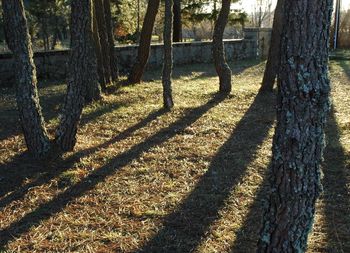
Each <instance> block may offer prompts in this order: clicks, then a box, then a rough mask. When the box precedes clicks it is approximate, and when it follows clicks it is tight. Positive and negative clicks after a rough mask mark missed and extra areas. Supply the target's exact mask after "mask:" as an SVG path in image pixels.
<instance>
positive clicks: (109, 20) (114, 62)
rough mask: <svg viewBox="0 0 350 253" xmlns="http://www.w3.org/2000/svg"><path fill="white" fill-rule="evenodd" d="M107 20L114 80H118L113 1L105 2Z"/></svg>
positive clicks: (106, 0)
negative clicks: (112, 11) (112, 12)
mask: <svg viewBox="0 0 350 253" xmlns="http://www.w3.org/2000/svg"><path fill="white" fill-rule="evenodd" d="M104 10H105V20H106V28H107V36H108V44H109V58H110V68H111V75H112V80H113V81H116V80H118V75H119V74H118V62H117V58H116V56H115V50H114V39H113V27H112V14H111V1H110V0H104Z"/></svg>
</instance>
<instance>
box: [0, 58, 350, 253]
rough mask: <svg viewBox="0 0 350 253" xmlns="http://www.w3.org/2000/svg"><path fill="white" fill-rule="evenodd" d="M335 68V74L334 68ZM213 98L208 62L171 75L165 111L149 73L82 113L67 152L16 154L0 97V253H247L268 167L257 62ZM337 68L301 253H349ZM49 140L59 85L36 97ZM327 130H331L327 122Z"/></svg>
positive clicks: (243, 67)
mask: <svg viewBox="0 0 350 253" xmlns="http://www.w3.org/2000/svg"><path fill="white" fill-rule="evenodd" d="M346 66H347V67H346ZM232 67H233V69H234V73H235V74H234V89H233V92H232V95H230V96H228V97H220V96H217V95H215V92H216V90H217V88H218V85H217V83H218V80H217V78H216V77H215V73H214V71H213V68H212V66H211V65H204V64H203V65H193V66H184V67H179V68H176V70H175V73H174V83H173V87H174V95H175V104H176V107H175V109H174V111H172V112H170V113H167V112H164V111H163V110H161V109H160V108H161V103H162V101H161V82H160V76H159V75H160V74H159V72H156V71H153V72H148V73H147V75H146V77H145V79H146V80H149V81H147V82H144V83H143V84H141V85H136V86H130V87H123V88H121V89H119V90H117V91H116V92H114V93H113V94H112V93H111V94H108V95H106V96H105V97H104V99H103V101H101V102H98V103H94V104H92V105H89V106H88V107H87V108H86V109H85V110H84V115H83V119H82V126H81V128H80V130H79V134H78V144H77V147H76V150H75V152H74V153H69V154H66V155H65V156H64V157H62V159H60V160H58V161H55V162H53V163H51V164H39V163H35V162H33V161H31V160H30V158H28V157H27V156H26V155H25V153H24V152H25V146H24V143H23V138H22V136H21V135H20V131H19V130H20V129H19V127H18V119H17V115H16V112H15V109H14V98H13V95H12V91H10V90H3V91H2V93H1V94H2V95H1V96H0V111H1V113H0V121H1V126H0V130H1V132H0V158H1V163H0V180H1V181H0V182H1V187H0V229H1V231H0V245H1V246H0V248H1V247H2V248H3V250H4V251H6V250H8V251H9V252H208V253H209V252H254V247H255V243H256V239H257V233H258V231H259V228H260V218H261V206H262V204H263V201H262V198H263V196H264V192H265V189H266V187H265V186H266V172H267V167H268V164H269V159H270V149H271V138H272V135H273V124H274V95H273V94H270V95H266V94H258V89H259V85H260V80H261V76H262V71H263V68H264V64H263V63H258V62H254V61H245V62H241V63H239V64H236V65H234V66H232ZM346 68H347V70H346V71H348V74H349V75H350V73H349V62H346V61H344V62H333V63H332V68H331V69H332V80H333V84H334V92H333V98H334V104H335V106H334V108H335V109H334V115H335V118H336V121H334V120H333V121H332V120H331V121H330V122H331V124H330V133H331V134H330V135H329V136H330V137H329V138H330V141H329V142H330V145H329V148H328V152H327V153H326V156H325V158H326V162H325V165H326V167H325V194H324V195H323V197H322V199H321V200H320V201H319V204H318V207H319V208H318V213H317V219H316V224H315V230H314V232H313V234H312V236H311V238H310V250H309V252H350V238H349V234H350V231H349V228H350V217H349V213H350V210H349V206H350V205H349V188H350V186H349V183H350V178H349V162H350V158H349V151H350V141H349V140H350V127H349V117H348V115H349V111H350V100H349V97H348V96H346V94H350V93H349V89H350V85H349V79H348V78H349V77H348V75H347V74H346V71H344V69H346ZM40 94H41V97H42V105H43V110H44V115H45V117H46V119H47V120H48V128H49V130H50V133H51V134H52V133H53V132H52V131H53V129H54V127H55V125H56V124H57V113H58V112H59V105H60V103H61V101H62V97H63V94H64V85H59V84H50V83H46V84H43V85H42V88H41V89H40ZM336 124H337V125H336ZM0 251H1V250H0Z"/></svg>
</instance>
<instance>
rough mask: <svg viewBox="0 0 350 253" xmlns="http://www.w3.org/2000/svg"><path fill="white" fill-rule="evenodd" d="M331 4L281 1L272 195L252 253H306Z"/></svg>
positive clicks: (325, 101) (316, 183) (320, 142)
mask: <svg viewBox="0 0 350 253" xmlns="http://www.w3.org/2000/svg"><path fill="white" fill-rule="evenodd" d="M332 4H333V3H332V0H297V1H285V5H284V11H283V12H284V19H285V22H284V24H283V29H282V39H281V56H280V64H281V66H280V72H279V75H278V82H277V84H278V104H277V126H276V130H275V136H274V140H273V160H272V166H271V167H272V172H271V176H270V184H271V191H270V193H269V194H268V196H267V198H268V199H267V203H268V205H267V206H266V210H265V213H264V216H263V228H262V230H261V235H260V240H259V242H258V250H257V252H305V251H306V248H307V238H308V234H309V232H310V230H311V228H312V224H313V219H314V214H315V203H316V200H317V198H318V196H319V194H320V192H321V183H320V174H321V173H320V163H321V159H322V153H323V149H324V145H325V140H324V127H325V121H326V115H327V113H328V110H329V91H330V85H329V79H328V68H327V65H328V43H329V25H330V17H331V12H332Z"/></svg>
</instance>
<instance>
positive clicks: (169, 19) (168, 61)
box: [162, 0, 174, 109]
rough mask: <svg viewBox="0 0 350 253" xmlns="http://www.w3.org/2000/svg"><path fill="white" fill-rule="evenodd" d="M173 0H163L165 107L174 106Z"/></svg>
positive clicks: (163, 81)
mask: <svg viewBox="0 0 350 253" xmlns="http://www.w3.org/2000/svg"><path fill="white" fill-rule="evenodd" d="M172 8H173V0H165V18H164V60H163V75H162V83H163V105H164V108H166V109H171V108H172V107H173V106H174V102H173V97H172V90H171V72H172V68H173V46H172V28H173V12H172Z"/></svg>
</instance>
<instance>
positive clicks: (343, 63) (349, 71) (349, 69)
mask: <svg viewBox="0 0 350 253" xmlns="http://www.w3.org/2000/svg"><path fill="white" fill-rule="evenodd" d="M338 64H339V65H340V67H342V68H343V70H344V72H345V74H346V75H347V76H348V77H349V78H350V59H349V60H340V61H338Z"/></svg>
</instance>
